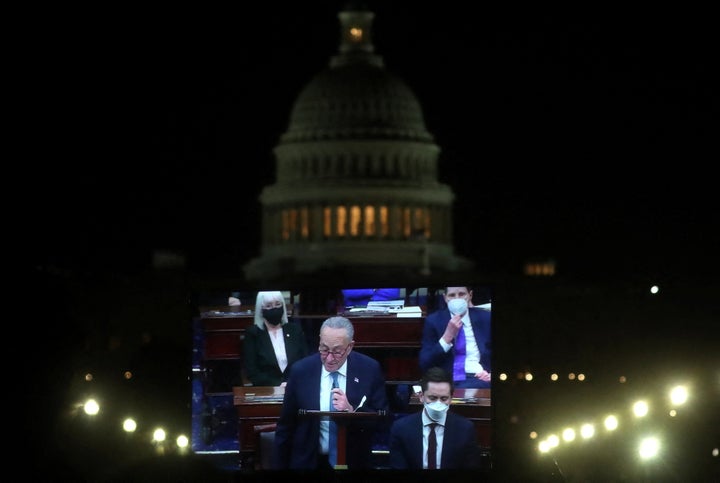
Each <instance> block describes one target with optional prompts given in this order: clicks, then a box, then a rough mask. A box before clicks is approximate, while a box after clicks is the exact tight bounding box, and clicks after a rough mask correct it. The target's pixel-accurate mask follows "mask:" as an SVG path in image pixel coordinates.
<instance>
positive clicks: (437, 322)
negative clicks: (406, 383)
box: [419, 307, 492, 374]
mask: <svg viewBox="0 0 720 483" xmlns="http://www.w3.org/2000/svg"><path fill="white" fill-rule="evenodd" d="M468 311H469V313H470V324H471V325H472V329H473V334H475V341H476V342H477V344H478V348H479V349H480V363H481V364H482V366H483V368H484V369H485V370H486V371H488V372H490V368H491V367H492V366H491V345H490V342H491V340H490V311H488V310H485V309H480V308H477V307H470V308H469V309H468ZM451 317H452V315H451V314H450V311H449V310H448V309H447V308H444V309H441V310H437V311H435V312H433V313H432V314H429V315H428V316H427V317H425V324H424V326H423V335H422V344H421V347H420V357H419V359H420V370H421V371H422V372H423V373H425V371H427V370H428V369H429V368H431V367H433V366H437V367H442V368H443V369H445V371H447V373H448V374H452V373H453V359H454V358H455V347H454V346H453V347H452V348H450V350H449V351H447V352H445V351H444V350H443V348H442V346H441V345H440V342H438V340H440V337H442V335H443V333H445V328H446V327H447V323H448V321H449V320H450V318H451Z"/></svg>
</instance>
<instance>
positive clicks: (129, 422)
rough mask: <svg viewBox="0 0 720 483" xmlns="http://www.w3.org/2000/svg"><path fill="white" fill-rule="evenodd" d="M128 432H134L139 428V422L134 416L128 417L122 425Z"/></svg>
mask: <svg viewBox="0 0 720 483" xmlns="http://www.w3.org/2000/svg"><path fill="white" fill-rule="evenodd" d="M122 427H123V429H124V430H125V432H126V433H133V432H135V430H136V429H137V423H136V422H135V420H134V419H133V418H127V419H126V420H125V421H123V425H122Z"/></svg>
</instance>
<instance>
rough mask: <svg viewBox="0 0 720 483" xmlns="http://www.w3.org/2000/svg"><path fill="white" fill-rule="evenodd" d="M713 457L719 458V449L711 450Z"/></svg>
mask: <svg viewBox="0 0 720 483" xmlns="http://www.w3.org/2000/svg"><path fill="white" fill-rule="evenodd" d="M711 454H712V455H713V457H715V458H717V457H718V456H720V448H713V450H712V453H711Z"/></svg>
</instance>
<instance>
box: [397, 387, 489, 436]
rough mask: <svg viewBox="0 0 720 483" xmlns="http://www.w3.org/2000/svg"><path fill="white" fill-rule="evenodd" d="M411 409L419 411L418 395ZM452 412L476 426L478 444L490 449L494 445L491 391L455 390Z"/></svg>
mask: <svg viewBox="0 0 720 483" xmlns="http://www.w3.org/2000/svg"><path fill="white" fill-rule="evenodd" d="M409 407H411V408H415V409H416V410H417V411H419V410H420V409H421V408H422V403H421V402H420V400H419V399H418V396H417V394H413V395H412V396H410V404H409ZM450 411H453V412H455V413H457V414H462V415H463V416H465V417H466V418H468V419H469V420H470V421H472V422H473V424H474V425H475V431H476V434H477V440H478V444H479V445H480V446H481V447H483V448H490V447H491V443H492V439H491V438H492V435H491V431H492V399H491V389H455V390H454V391H453V401H452V403H451V405H450Z"/></svg>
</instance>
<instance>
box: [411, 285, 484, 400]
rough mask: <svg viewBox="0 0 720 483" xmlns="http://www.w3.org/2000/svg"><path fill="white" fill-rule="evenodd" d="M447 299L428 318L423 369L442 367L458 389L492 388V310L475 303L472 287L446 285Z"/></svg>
mask: <svg viewBox="0 0 720 483" xmlns="http://www.w3.org/2000/svg"><path fill="white" fill-rule="evenodd" d="M444 298H445V304H446V307H444V308H442V309H440V310H437V311H435V312H433V313H431V314H429V315H428V316H427V317H426V318H425V324H424V326H423V338H422V342H421V347H420V357H419V363H420V370H422V371H427V370H428V369H429V368H431V367H435V366H437V367H442V368H443V369H444V370H445V371H446V372H448V373H449V374H451V375H452V378H453V384H454V386H455V387H457V388H480V389H487V388H490V381H491V379H492V376H491V373H490V363H491V345H490V315H491V314H490V310H486V309H482V308H478V307H474V306H472V290H470V289H469V288H468V287H446V288H445V294H444Z"/></svg>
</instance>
